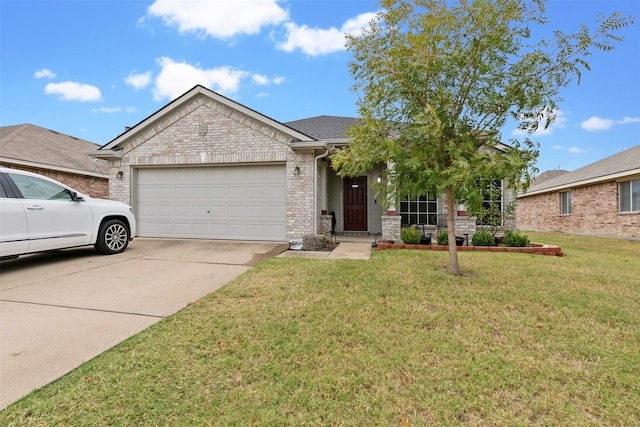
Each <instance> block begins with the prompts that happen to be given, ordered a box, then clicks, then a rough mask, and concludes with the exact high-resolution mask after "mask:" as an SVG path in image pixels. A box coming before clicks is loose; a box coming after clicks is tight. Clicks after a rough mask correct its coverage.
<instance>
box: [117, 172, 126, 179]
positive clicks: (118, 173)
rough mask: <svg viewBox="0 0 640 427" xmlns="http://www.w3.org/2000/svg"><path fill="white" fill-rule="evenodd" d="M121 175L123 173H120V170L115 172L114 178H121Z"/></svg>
mask: <svg viewBox="0 0 640 427" xmlns="http://www.w3.org/2000/svg"><path fill="white" fill-rule="evenodd" d="M123 176H124V174H123V173H122V171H118V172H116V178H118V179H122V177H123Z"/></svg>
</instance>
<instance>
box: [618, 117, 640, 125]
mask: <svg viewBox="0 0 640 427" xmlns="http://www.w3.org/2000/svg"><path fill="white" fill-rule="evenodd" d="M617 123H618V124H621V125H626V124H627V123H640V117H625V118H624V119H622V120H618V122H617Z"/></svg>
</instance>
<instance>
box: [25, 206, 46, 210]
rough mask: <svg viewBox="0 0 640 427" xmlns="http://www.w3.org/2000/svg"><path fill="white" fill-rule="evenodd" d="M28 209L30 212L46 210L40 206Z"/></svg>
mask: <svg viewBox="0 0 640 427" xmlns="http://www.w3.org/2000/svg"><path fill="white" fill-rule="evenodd" d="M27 209H28V210H30V211H42V210H44V208H43V207H42V206H38V205H35V206H30V207H28V208H27Z"/></svg>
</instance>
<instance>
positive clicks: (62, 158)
mask: <svg viewBox="0 0 640 427" xmlns="http://www.w3.org/2000/svg"><path fill="white" fill-rule="evenodd" d="M99 147H100V146H99V145H97V144H94V143H93V142H89V141H85V140H83V139H80V138H76V137H73V136H69V135H66V134H64V133H60V132H56V131H53V130H49V129H44V128H41V127H39V126H35V125H32V124H22V125H15V126H3V127H0V160H2V161H3V162H5V163H12V162H15V163H16V164H32V165H40V166H41V167H43V168H45V169H53V170H67V171H73V172H76V173H85V172H88V173H94V174H100V175H105V174H106V171H107V165H106V162H101V163H97V164H96V162H95V160H94V159H92V158H90V157H89V156H87V154H86V153H87V152H88V151H91V150H96V149H97V148H99Z"/></svg>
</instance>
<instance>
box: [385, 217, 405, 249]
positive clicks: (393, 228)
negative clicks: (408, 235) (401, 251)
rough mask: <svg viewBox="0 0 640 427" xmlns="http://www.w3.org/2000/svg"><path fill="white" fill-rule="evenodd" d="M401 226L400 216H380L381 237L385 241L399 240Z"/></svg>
mask: <svg viewBox="0 0 640 427" xmlns="http://www.w3.org/2000/svg"><path fill="white" fill-rule="evenodd" d="M401 228H402V217H401V216H399V215H398V216H388V215H386V216H383V217H382V239H381V240H385V241H393V242H400V229H401Z"/></svg>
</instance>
